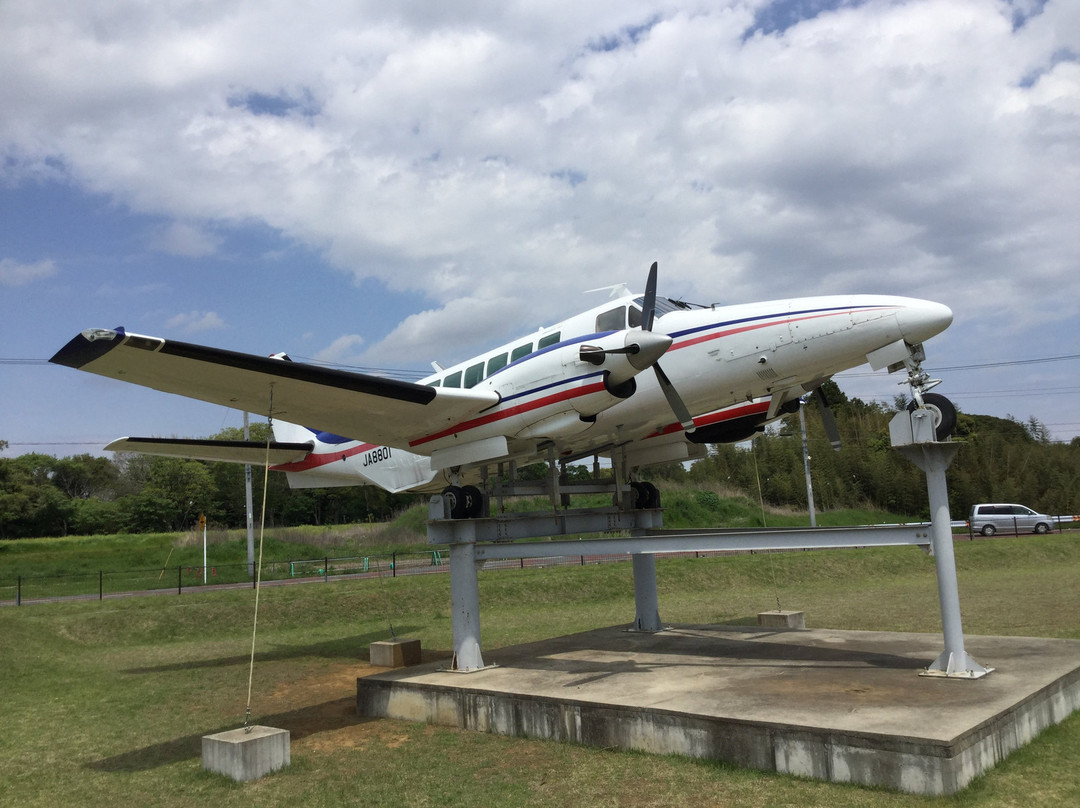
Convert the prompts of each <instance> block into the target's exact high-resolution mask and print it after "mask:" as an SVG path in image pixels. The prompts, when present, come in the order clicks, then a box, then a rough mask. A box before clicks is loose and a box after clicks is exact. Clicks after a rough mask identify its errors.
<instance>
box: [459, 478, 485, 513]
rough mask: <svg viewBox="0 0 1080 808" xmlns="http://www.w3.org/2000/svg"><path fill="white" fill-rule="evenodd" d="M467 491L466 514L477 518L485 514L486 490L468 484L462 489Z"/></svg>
mask: <svg viewBox="0 0 1080 808" xmlns="http://www.w3.org/2000/svg"><path fill="white" fill-rule="evenodd" d="M461 490H462V491H463V492H464V493H465V516H466V517H468V518H469V519H476V518H477V517H480V516H483V515H484V492H483V491H481V490H480V489H479V488H477V487H476V486H475V485H466V486H465V487H463V488H462V489H461Z"/></svg>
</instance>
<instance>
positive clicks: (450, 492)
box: [442, 485, 467, 519]
mask: <svg viewBox="0 0 1080 808" xmlns="http://www.w3.org/2000/svg"><path fill="white" fill-rule="evenodd" d="M442 496H443V501H444V502H446V504H447V505H449V508H450V518H451V519H464V518H465V516H466V513H467V511H466V508H467V505H466V500H465V489H464V488H462V487H461V486H460V485H448V486H446V488H444V489H443V490H442Z"/></svg>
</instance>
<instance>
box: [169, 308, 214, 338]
mask: <svg viewBox="0 0 1080 808" xmlns="http://www.w3.org/2000/svg"><path fill="white" fill-rule="evenodd" d="M165 327H166V328H170V329H175V330H177V331H181V332H184V333H186V334H195V333H198V332H199V331H213V330H216V329H219V328H224V327H225V321H224V320H223V319H222V318H221V315H219V314H218V313H217V312H216V311H189V312H186V313H184V314H177V315H176V316H175V317H172V318H170V319H169V321H168V322H166V323H165Z"/></svg>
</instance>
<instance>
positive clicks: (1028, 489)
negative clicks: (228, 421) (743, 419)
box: [0, 382, 1080, 539]
mask: <svg viewBox="0 0 1080 808" xmlns="http://www.w3.org/2000/svg"><path fill="white" fill-rule="evenodd" d="M825 394H826V396H827V398H828V400H829V402H830V405H831V407H832V410H833V412H834V415H835V418H836V422H837V426H838V428H839V430H840V434H841V438H842V441H843V448H842V450H841V451H839V452H834V451H833V450H832V448H831V446H830V443H829V439H828V437H827V436H826V434H825V431H824V427H823V425H822V424H821V421H820V419H819V418H817V417H816V413H817V408H816V407H815V406H813V402H809V403H808V406H807V407H806V413H805V414H806V426H807V435H808V438H807V439H808V445H809V454H810V458H811V459H810V467H811V477H812V481H813V491H814V499H815V506H816V508H817V509H819V510H833V509H839V508H866V507H869V508H874V509H879V510H886V511H890V512H892V513H896V514H901V515H906V516H909V517H911V518H913V519H918V518H927V517H928V515H929V513H928V511H929V507H928V503H927V496H926V480H925V477H924V476H923V475H922V473H921V472H920V471H919V470H918V469H917V468H916V467H915V466H914V465H913V464H912V463H910V462H909V461H907V460H905V459H904V458H903V457H902V456H901V455H900V454H899V453H898V452H897V451H896V450H894V449H893V448H892V447H891V445H890V440H889V420H890V419H891V418H892V416H893V415H894V414H895V412H896V410H897V409H898V408H902V407H903V406H904V405H905V404H906V402H905V401H903V400H900V399H898V400H897V401H896V402H894V407H893V408H889V407H887V406H884V405H882V404H879V403H876V402H871V403H867V402H864V401H861V400H859V399H857V398H851V399H848V398H847V397H846V396H845V395H844V394H843V393H842V392H841V391H840V389H839V388H838V387H837V386H836V385H835V384H834V383H832V382H829V383H828V384H827V385H826V387H825ZM778 424H779V426H777V425H773V426H770V427H769V428H768V429H767V430H766V431H765V432H763V433H762V434H760V435H758V436H757V437H755V438H754V439H753V440H752V441H749V442H747V443H741V444H719V445H715V446H711V447H710V449H709V456H708V457H707V458H705V459H703V460H699V461H697V462H696V463H694V464H693V465H691V466H690V467H689V468H684V466H683V465H681V464H672V465H669V466H662V467H657V468H654V469H650V470H648V474H649V476H650V477H651V478H652V479H654V480H665V479H667V480H675V481H680V482H683V483H685V484H687V485H699V486H703V487H708V486H715V485H720V486H723V487H726V488H730V489H736V490H740V491H743V492H745V493H746V494H748V495H750V496H752V497H753V498H755V499H757V498H758V497H759V496H760V497H761V499H762V500H764V501H765V502H766V503H769V504H771V505H778V506H790V507H794V508H799V509H803V510H805V509H806V508H807V498H806V478H805V473H804V466H803V453H802V439H801V433H800V429H799V419H798V416H797V415H793V416H787V417H786V418H785V419H784V420H783V421H781V422H778ZM267 430H268V427H267V425H265V424H255V425H253V426H252V428H251V432H252V434H251V437H252V439H253V440H258V441H262V440H265V439H266V436H267ZM213 437H214V438H217V439H222V440H237V439H240V438H241V434H240V430H239V429H227V430H224V431H223V432H221V433H219V434H217V435H214V436H213ZM954 439H956V440H958V441H961V442H962V446H961V448H960V450H959V451H958V452H957V455H956V458H955V459H954V460H953V462H952V465H951V466H950V468H949V471H948V475H947V477H948V484H949V497H950V507H951V511H952V514H953V518H955V519H961V518H964V517H966V516H967V513H968V511H969V510H970V508H971V506H972V505H973V504H974V503H976V502H1019V503H1022V504H1024V505H1028V506H1029V507H1032V508H1035V509H1036V510H1039V511H1042V512H1045V513H1050V514H1055V515H1056V514H1073V513H1078V512H1080V439H1074V440H1073V441H1072V442H1071V443H1070V444H1057V443H1053V442H1052V441H1051V440H1050V435H1049V433H1048V432H1047V430H1046V428H1045V426H1043V425H1042V424H1041V423H1039V422H1038V421H1036V420H1035V419H1031V420H1029V421H1028V422H1027V423H1022V422H1020V421H1018V420H1016V419H1013V418H995V417H993V416H988V415H969V414H966V413H959V415H958V419H957V428H956V432H955V435H954ZM0 443H2V442H0ZM529 471H537V472H538V473H540V475H541V476H542V475H543V470H542V467H540V469H536V470H526V472H527V473H528V472H529ZM252 475H253V486H252V487H253V489H254V491H255V509H256V512H257V513H258V512H259V511H260V509H261V494H262V490H263V469H262V468H261V467H257V466H255V467H252ZM244 485H245V483H244V468H243V466H239V465H236V464H232V463H206V462H203V461H198V460H183V459H179V458H169V457H151V456H147V455H135V454H118V455H115V456H113V457H96V456H93V455H89V454H82V455H76V456H73V457H64V458H57V457H53V456H51V455H44V454H26V455H21V456H19V457H15V458H0V539H9V538H23V537H37V536H66V535H92V534H103V533H123V532H129V533H141V532H162V531H179V530H186V529H189V528H191V526H192V525H193V524H194V523H195V521H196V520H197V519H198V517H199V514H205V515H206V516H207V519H208V520H209V522H210V523H211V524H212V525H215V526H219V527H225V528H240V527H243V526H244V525H245V524H246V508H245V495H244ZM266 494H267V495H266V518H265V521H266V525H267V526H268V527H283V526H292V525H302V524H307V525H328V524H349V523H355V522H363V521H383V520H386V519H388V518H390V517H391V516H392V515H393V514H394V513H395V512H396V511H399V510H401V509H403V508H405V507H407V506H409V505H411V504H412V503H414V502H416V501H417V497H416V496H410V495H394V494H388V493H386V492H385V491H382V490H381V489H378V488H374V487H371V486H362V487H361V486H357V487H349V488H326V489H290V488H289V486H288V483H287V481H286V478H285V476H284V475H283V474H278V473H274V474H271V475H270V477H269V479H268V480H267V483H266Z"/></svg>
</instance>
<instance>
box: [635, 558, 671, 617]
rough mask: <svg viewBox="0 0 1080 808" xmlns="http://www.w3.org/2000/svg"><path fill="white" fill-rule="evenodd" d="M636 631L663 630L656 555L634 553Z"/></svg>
mask: <svg viewBox="0 0 1080 808" xmlns="http://www.w3.org/2000/svg"><path fill="white" fill-rule="evenodd" d="M630 558H631V559H632V561H633V565H634V608H635V610H636V611H637V616H636V617H635V618H634V631H650V632H651V631H662V630H663V628H664V627H663V626H662V625H661V623H660V601H659V598H658V597H657V594H656V556H654V555H652V554H651V553H634V554H633V555H631V556H630Z"/></svg>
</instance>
